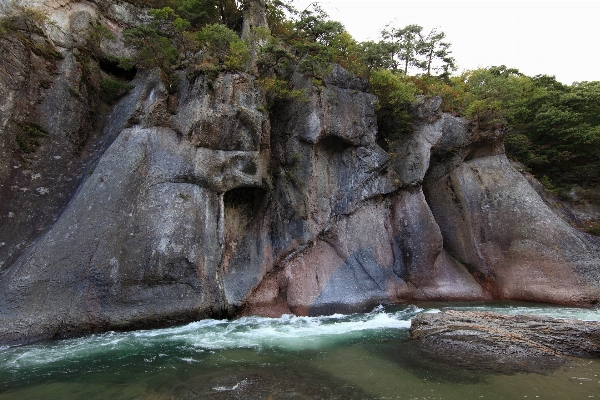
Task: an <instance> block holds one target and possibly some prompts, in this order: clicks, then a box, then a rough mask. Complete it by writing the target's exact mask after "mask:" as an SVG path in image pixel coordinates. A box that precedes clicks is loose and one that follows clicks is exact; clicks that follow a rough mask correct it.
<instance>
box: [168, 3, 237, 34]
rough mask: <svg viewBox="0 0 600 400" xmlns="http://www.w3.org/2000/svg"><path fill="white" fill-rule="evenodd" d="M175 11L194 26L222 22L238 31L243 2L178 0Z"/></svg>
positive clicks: (198, 26)
mask: <svg viewBox="0 0 600 400" xmlns="http://www.w3.org/2000/svg"><path fill="white" fill-rule="evenodd" d="M177 12H178V13H179V14H180V15H181V16H182V17H183V18H184V19H186V20H187V21H189V22H190V24H191V25H192V26H193V27H194V28H196V29H197V28H200V27H202V26H204V25H208V24H222V25H225V26H226V27H228V28H229V29H231V30H233V31H236V32H239V31H241V28H242V21H243V4H242V2H241V1H235V0H178V1H177Z"/></svg>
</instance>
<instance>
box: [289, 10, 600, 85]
mask: <svg viewBox="0 0 600 400" xmlns="http://www.w3.org/2000/svg"><path fill="white" fill-rule="evenodd" d="M311 3H313V1H311V0H294V1H293V2H292V4H293V5H294V7H296V8H297V9H298V10H303V9H305V8H306V7H307V6H308V5H310V4H311ZM318 3H319V4H320V5H321V7H322V8H323V9H324V10H325V11H326V12H327V13H328V14H329V16H330V18H331V19H333V20H336V21H340V22H342V23H343V24H344V26H345V27H346V30H347V31H348V32H349V33H350V34H351V35H352V36H353V37H354V38H355V39H356V40H359V41H365V40H369V39H371V40H378V39H379V32H380V31H381V30H382V29H383V28H384V27H385V26H386V25H387V24H389V23H392V25H393V26H395V27H397V28H403V27H405V26H406V25H409V24H417V25H421V26H422V27H423V31H424V32H426V33H427V32H429V31H431V30H432V29H433V28H437V29H438V31H440V30H441V31H443V32H444V33H445V34H446V40H447V41H449V42H450V43H451V44H452V46H451V50H452V54H453V56H454V58H455V59H456V64H457V66H458V70H457V72H456V73H460V72H461V71H463V70H469V69H475V68H479V67H488V66H493V65H506V66H507V67H510V68H517V69H519V70H520V71H521V72H522V73H524V74H526V75H530V76H533V75H537V74H546V75H554V76H556V79H557V80H559V81H560V82H562V83H566V84H571V83H573V82H575V81H600V0H596V1H487V0H479V1H439V0H438V1H433V0H421V1H404V0H395V1H394V0H369V1H365V0H323V1H318Z"/></svg>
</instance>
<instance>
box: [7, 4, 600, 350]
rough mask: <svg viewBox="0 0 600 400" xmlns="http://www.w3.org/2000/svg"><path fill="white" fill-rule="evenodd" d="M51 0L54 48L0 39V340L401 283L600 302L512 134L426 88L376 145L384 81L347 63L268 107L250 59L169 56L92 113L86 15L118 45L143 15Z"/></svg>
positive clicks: (400, 293) (415, 288)
mask: <svg viewBox="0 0 600 400" xmlns="http://www.w3.org/2000/svg"><path fill="white" fill-rule="evenodd" d="M46 7H50V8H51V9H49V10H50V11H51V12H50V18H51V20H52V21H54V24H50V25H49V27H48V37H49V38H48V39H47V40H48V41H49V42H48V46H52V48H53V49H55V51H56V53H57V56H56V57H55V58H52V59H50V60H48V59H45V60H38V59H37V58H36V57H38V55H36V54H34V53H33V52H32V51H31V50H28V49H27V48H25V47H23V46H22V45H21V44H19V43H18V42H17V41H14V40H12V41H11V39H10V37H4V38H1V39H0V47H1V48H2V49H9V50H10V51H4V50H3V51H2V52H1V54H2V62H1V63H0V65H1V67H0V68H2V69H3V71H5V72H6V73H3V74H0V93H1V94H2V96H0V102H1V104H0V107H1V109H2V113H1V118H2V121H1V122H2V125H0V137H1V138H2V144H3V146H2V147H1V148H0V152H2V157H1V158H0V193H1V195H2V202H1V204H0V212H1V219H0V274H1V275H0V344H17V343H27V342H33V341H36V340H42V339H47V338H53V337H65V336H72V335H78V334H82V333H87V332H97V331H104V330H111V329H112V330H114V329H134V328H140V327H154V326H166V325H172V324H176V323H183V322H186V321H192V320H197V319H200V318H208V317H234V316H238V315H248V314H253V315H265V316H279V315H282V314H285V313H294V314H298V315H316V314H324V313H334V312H353V311H361V310H364V309H366V308H369V307H372V306H374V305H376V304H382V303H383V304H393V303H399V302H405V301H412V300H482V299H515V300H532V301H545V302H552V303H560V304H573V305H575V304H577V305H591V304H596V303H597V302H598V300H599V299H600V283H599V282H600V255H599V253H598V250H597V248H595V247H593V245H592V244H590V243H589V242H588V240H587V239H586V237H585V235H583V234H581V233H579V232H578V231H576V230H574V229H572V228H571V227H570V226H569V225H568V224H567V223H565V222H564V221H563V220H561V219H560V218H559V217H558V216H556V215H555V214H554V213H553V212H552V210H550V209H549V208H548V207H547V206H546V205H545V204H544V202H543V201H542V200H541V199H540V197H539V196H538V195H537V194H536V192H535V191H534V190H533V189H532V188H531V187H530V186H529V184H528V183H527V181H526V180H525V179H524V178H523V177H522V176H521V175H520V174H519V173H518V172H516V171H515V170H514V169H513V167H512V166H511V164H510V163H509V161H508V160H507V158H506V156H505V155H504V149H503V135H504V132H502V131H491V132H480V131H474V130H472V129H471V127H470V125H469V123H468V121H466V120H464V119H463V118H460V117H456V116H452V115H449V114H444V113H441V112H440V111H439V107H440V99H439V98H430V99H422V100H421V101H420V102H419V103H418V104H415V105H414V110H413V115H414V120H415V128H414V131H413V133H412V134H410V135H405V136H403V137H402V138H401V139H400V140H399V143H397V144H396V145H395V149H399V150H398V152H395V153H387V152H386V151H384V150H383V149H382V148H381V147H380V146H379V145H378V144H377V139H378V137H377V134H378V132H377V120H376V115H375V108H374V105H375V102H376V97H375V96H374V95H373V94H370V93H368V92H367V85H366V84H365V83H364V82H362V81H360V80H359V79H357V78H355V77H353V76H351V75H350V74H349V73H348V72H346V71H345V70H343V69H342V68H341V67H339V66H334V68H333V71H332V72H331V74H330V76H329V77H328V78H326V79H325V81H324V84H323V86H314V85H313V83H312V82H311V80H310V79H307V78H305V77H303V76H301V75H299V74H297V75H295V76H294V78H293V84H294V85H295V88H296V89H304V90H305V93H306V96H305V98H304V97H303V98H301V99H300V98H298V99H295V100H290V101H286V102H282V103H281V104H278V107H277V108H276V109H277V111H276V112H272V113H271V114H269V113H267V112H266V111H265V110H266V106H267V102H266V99H265V93H264V91H263V89H262V88H261V87H260V86H259V85H258V83H257V80H256V78H255V77H254V76H252V75H249V74H245V73H223V74H221V75H219V76H218V77H216V78H209V77H204V76H202V75H200V76H198V77H197V78H195V79H194V80H192V81H190V80H189V78H188V77H187V76H185V74H183V73H181V76H180V77H179V78H180V79H179V86H178V90H177V93H176V94H170V93H169V92H168V91H167V90H166V88H165V86H164V84H163V82H162V81H161V79H160V76H159V73H158V72H157V71H150V72H139V73H138V74H137V76H136V78H135V79H134V80H133V81H132V82H130V84H131V85H132V86H133V89H132V90H131V91H130V92H129V93H128V94H127V95H125V96H124V97H122V98H121V99H120V101H119V102H118V103H116V105H115V106H114V107H112V109H109V108H108V106H106V107H105V108H106V110H104V109H103V108H102V107H100V106H98V105H97V104H96V103H94V101H93V98H94V97H93V93H91V92H92V89H91V88H90V86H89V82H88V81H89V79H88V80H86V79H84V78H85V68H83V64H82V61H81V57H76V56H75V55H76V54H78V53H77V51H76V49H77V40H82V39H81V38H82V37H83V36H82V34H81V32H80V31H79V30H81V29H84V28H82V26H84V27H85V26H86V24H89V22H86V21H92V20H98V19H99V20H101V21H102V23H103V24H104V25H106V26H108V27H109V28H110V29H112V30H113V34H114V38H105V39H102V42H101V43H100V46H101V47H102V48H103V49H104V51H106V52H108V53H110V54H114V55H115V56H125V55H127V54H128V53H127V52H128V50H127V49H126V48H124V47H123V45H122V42H121V40H120V37H121V36H120V32H121V30H122V29H123V27H126V26H131V25H134V24H136V23H138V22H139V20H140V17H136V15H138V16H139V15H144V13H143V12H142V11H140V10H137V11H136V9H135V8H134V7H133V6H131V5H127V3H122V4H121V3H119V4H117V3H112V2H110V1H95V2H89V3H88V2H69V1H68V0H64V1H62V2H51V4H50V5H49V6H46ZM59 28H60V29H59ZM84 31H85V29H84ZM9 54H10V55H9ZM74 54H75V55H74ZM39 65H42V66H43V68H40V67H39ZM34 66H35V67H34ZM23 104H29V106H27V107H23V106H22V105H23ZM92 111H93V112H92ZM30 122H35V123H36V124H37V125H36V126H39V127H40V129H39V132H40V135H39V138H37V139H36V140H37V142H36V143H37V144H36V145H35V148H33V149H31V150H32V151H31V152H30V153H28V154H27V155H26V156H23V154H21V153H22V151H21V152H19V151H17V150H18V146H19V144H18V142H17V141H16V139H15V138H16V137H17V136H18V135H20V134H22V133H19V132H20V131H19V129H21V130H22V129H23V127H24V126H29V125H27V124H29V123H30ZM26 131H27V132H31V130H26ZM42 133H43V134H42Z"/></svg>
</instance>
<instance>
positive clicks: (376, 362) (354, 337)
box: [0, 303, 600, 400]
mask: <svg viewBox="0 0 600 400" xmlns="http://www.w3.org/2000/svg"><path fill="white" fill-rule="evenodd" d="M443 308H452V309H460V310H489V311H496V312H502V313H507V314H537V315H549V316H554V317H561V318H574V319H584V320H596V321H598V320H600V312H599V311H598V310H587V309H577V308H563V307H549V306H542V305H535V304H522V303H510V304H449V303H439V304H433V303H430V304H418V305H410V306H395V307H385V308H384V307H377V308H375V309H374V310H373V311H371V312H369V313H363V314H353V315H347V316H345V315H333V316H324V317H294V316H283V317H281V318H278V319H271V318H260V317H245V318H240V319H237V320H233V321H227V320H203V321H199V322H194V323H191V324H188V325H185V326H180V327H174V328H167V329H156V330H146V331H134V332H108V333H104V334H98V335H90V336H85V337H82V338H76V339H67V340H60V341H52V342H45V343H38V344H34V345H29V346H22V347H10V348H9V347H4V348H0V399H29V400H31V399H44V400H48V399H61V400H69V399H84V400H92V399H110V400H117V399H157V400H158V399H161V400H162V399H165V400H166V399H205V398H206V399H480V398H481V399H517V398H521V399H524V398H525V399H536V398H539V399H584V398H585V399H587V398H600V360H597V359H579V358H571V359H568V360H567V361H566V362H565V363H563V364H561V365H555V366H553V367H549V368H546V369H545V368H540V370H539V371H536V372H528V373H514V372H508V371H502V370H501V368H500V369H499V370H493V371H492V370H489V369H481V368H477V367H476V366H475V367H471V368H458V367H457V366H456V365H448V364H442V363H439V362H435V361H433V360H430V359H428V358H427V357H423V355H422V353H420V351H419V350H418V348H417V346H415V342H413V341H411V340H410V339H409V335H408V328H409V327H410V320H411V318H412V317H414V316H415V315H416V314H417V313H420V312H437V310H440V309H443Z"/></svg>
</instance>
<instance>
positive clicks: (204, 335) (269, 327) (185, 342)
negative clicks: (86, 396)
mask: <svg viewBox="0 0 600 400" xmlns="http://www.w3.org/2000/svg"><path fill="white" fill-rule="evenodd" d="M420 311H422V310H421V309H418V308H417V307H414V306H411V307H408V308H407V309H405V310H402V311H397V312H393V313H388V312H385V310H384V308H383V307H377V308H376V309H374V310H373V311H372V312H370V313H368V314H352V315H341V314H335V315H331V316H322V317H297V316H293V315H284V316H282V317H281V318H263V317H243V318H240V319H237V320H233V321H228V320H210V319H209V320H202V321H198V322H193V323H191V324H188V325H185V326H179V327H173V328H166V329H155V330H145V331H135V332H108V333H105V334H100V335H90V336H87V337H83V338H77V339H68V340H62V341H58V342H51V343H42V344H35V345H30V346H24V347H17V348H9V349H6V350H4V351H3V352H2V353H1V354H0V368H2V367H4V368H9V369H19V368H25V367H31V366H36V365H47V364H51V363H58V362H63V361H77V360H82V359H90V358H94V357H95V356H98V355H107V354H114V356H115V357H119V356H121V355H123V354H136V353H143V352H146V351H148V349H156V350H159V349H160V348H161V347H165V346H166V347H168V346H173V345H175V346H179V347H184V348H186V349H187V351H192V352H195V353H200V352H204V351H211V350H212V351H215V350H227V349H236V348H249V349H258V350H261V349H280V350H286V351H298V350H304V349H319V348H323V347H327V346H332V345H335V344H336V343H340V342H343V341H345V340H351V339H353V338H359V337H362V336H364V335H365V334H369V333H370V334H373V333H375V332H381V331H382V330H395V331H398V330H403V331H404V330H406V329H408V328H409V327H410V318H412V317H413V316H414V315H416V314H417V313H418V312H420ZM191 360H192V358H190V361H191Z"/></svg>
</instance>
